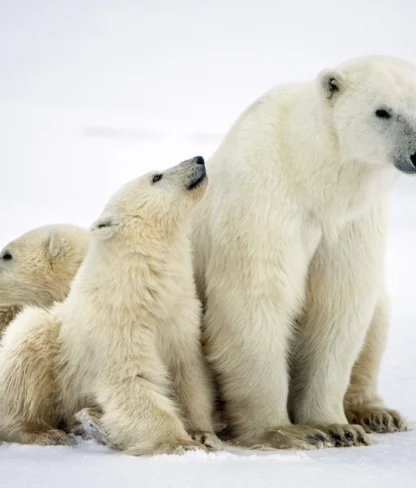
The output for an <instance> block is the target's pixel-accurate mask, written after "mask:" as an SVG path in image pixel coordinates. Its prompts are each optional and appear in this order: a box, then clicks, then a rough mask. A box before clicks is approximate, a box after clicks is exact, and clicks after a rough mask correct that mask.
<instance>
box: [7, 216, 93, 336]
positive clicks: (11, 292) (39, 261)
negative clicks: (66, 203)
mask: <svg viewBox="0 0 416 488" xmlns="http://www.w3.org/2000/svg"><path fill="white" fill-rule="evenodd" d="M89 243H90V233H89V232H88V231H87V230H85V229H82V228H80V227H76V226H74V225H67V224H57V225H47V226H44V227H38V228H36V229H34V230H31V231H30V232H27V233H26V234H24V235H22V236H20V237H19V238H17V239H15V240H14V241H12V242H10V243H9V244H7V246H5V247H4V248H3V250H2V251H1V253H0V333H1V331H2V330H4V328H5V327H6V326H7V325H8V324H9V323H10V322H11V320H12V319H13V318H14V317H15V316H16V315H17V313H18V312H19V311H21V310H22V308H23V307H24V306H25V305H36V306H38V307H41V308H44V307H49V306H51V305H52V304H53V303H55V302H61V301H63V300H64V299H65V298H66V297H67V296H68V293H69V287H70V284H71V281H72V280H73V278H74V276H75V274H76V272H77V271H78V268H79V266H80V265H81V263H82V261H83V260H84V258H85V255H86V253H87V250H88V246H89ZM6 255H11V256H12V259H9V260H6V259H4V256H6Z"/></svg>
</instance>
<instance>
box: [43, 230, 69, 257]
mask: <svg viewBox="0 0 416 488" xmlns="http://www.w3.org/2000/svg"><path fill="white" fill-rule="evenodd" d="M67 246H68V243H67V241H66V239H65V237H62V236H61V235H60V233H59V231H58V230H56V229H52V230H51V231H50V233H49V235H48V238H47V239H46V252H47V253H48V254H49V256H50V257H51V258H52V259H56V258H57V257H59V256H61V255H63V254H64V253H65V251H66V249H67Z"/></svg>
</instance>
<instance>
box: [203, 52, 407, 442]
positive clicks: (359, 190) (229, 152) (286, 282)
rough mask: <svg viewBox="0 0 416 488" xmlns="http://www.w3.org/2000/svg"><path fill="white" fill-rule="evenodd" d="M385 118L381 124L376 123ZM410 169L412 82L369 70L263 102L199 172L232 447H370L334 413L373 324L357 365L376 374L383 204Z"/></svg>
mask: <svg viewBox="0 0 416 488" xmlns="http://www.w3.org/2000/svg"><path fill="white" fill-rule="evenodd" d="M381 108H383V109H386V110H388V111H389V113H390V114H391V115H392V116H391V118H390V119H388V120H387V119H385V118H380V117H378V116H376V114H375V111H376V110H378V109H381ZM415 153H416V70H415V68H414V67H413V66H411V65H409V64H407V63H405V62H404V61H400V60H396V59H392V58H386V57H367V58H360V59H355V60H352V61H350V62H348V63H345V64H344V65H341V66H339V67H337V68H335V69H334V70H327V71H324V72H322V73H321V74H320V75H319V76H318V77H317V79H316V80H315V81H313V82H310V83H305V84H290V85H284V86H277V87H276V88H274V89H272V90H271V91H270V92H268V93H266V94H265V95H264V96H263V97H261V98H260V99H259V100H257V101H256V102H255V103H254V104H253V105H252V106H250V107H249V108H248V109H247V111H246V112H244V114H243V115H242V116H241V117H240V118H239V120H238V121H237V122H236V123H235V125H234V126H233V127H232V128H231V130H230V132H229V133H228V135H227V136H226V137H225V140H224V141H223V143H222V144H221V146H220V147H219V149H218V150H217V152H216V153H215V154H214V155H213V157H212V158H211V160H210V161H209V163H208V164H207V171H208V176H209V178H210V181H211V184H210V187H209V189H208V191H207V195H206V196H205V198H204V200H203V201H202V202H201V203H200V204H199V205H198V208H197V210H196V212H195V213H194V217H193V229H194V232H193V246H194V253H195V270H196V271H195V272H196V281H197V287H198V290H199V293H200V296H201V298H202V299H203V301H204V307H205V310H206V311H205V316H204V344H205V348H206V353H207V357H208V360H209V362H210V364H211V365H212V368H213V370H214V372H215V374H216V375H217V380H218V384H219V386H220V390H221V394H222V396H223V399H224V401H225V414H226V417H228V421H229V423H230V426H231V429H232V431H233V435H234V438H235V439H236V440H237V441H239V442H241V443H243V444H246V445H258V444H260V445H266V446H272V447H277V448H306V449H308V448H313V447H320V446H323V445H326V444H328V443H330V444H334V445H353V444H366V443H368V442H369V440H368V438H367V437H366V436H365V433H364V432H363V429H362V428H361V427H359V426H348V425H347V418H346V415H345V413H344V406H343V399H344V395H345V393H346V391H347V388H348V385H349V381H350V375H351V370H352V368H353V365H354V363H355V361H356V360H357V358H358V357H359V354H360V351H363V346H364V343H365V340H366V335H367V331H368V330H369V326H370V322H372V317H373V316H374V317H375V318H374V320H373V323H372V327H373V328H374V332H371V331H370V332H368V335H367V340H368V344H367V345H366V347H367V350H368V349H373V350H374V354H373V353H370V354H367V353H365V352H363V353H362V356H361V357H360V361H363V362H364V363H365V365H364V366H363V367H362V368H361V369H366V368H368V367H370V364H372V366H371V368H372V375H373V376H375V375H376V374H377V370H378V363H379V359H380V356H381V350H380V349H381V348H382V344H383V342H384V334H385V331H384V328H385V325H386V321H385V320H384V321H383V320H380V319H379V314H376V313H375V309H376V307H380V308H383V307H384V300H385V298H384V296H385V295H384V292H383V290H384V288H383V281H384V276H383V275H384V272H383V267H384V264H383V263H384V255H385V238H386V229H387V220H388V219H387V217H388V215H387V214H388V203H389V193H390V190H391V188H392V186H393V184H394V182H395V180H396V178H397V176H398V174H399V171H398V169H397V168H399V169H401V170H402V171H404V172H408V173H410V172H414V171H416V167H415V166H414V164H413V163H412V161H411V159H410V156H411V155H413V154H415ZM378 335H381V336H382V337H383V339H381V340H380V341H378V339H377V336H378ZM374 336H375V337H374ZM289 359H290V361H289ZM358 369H360V367H359V366H358ZM355 371H356V372H357V371H358V370H357V369H356V370H355ZM358 375H359V374H358V372H357V374H355V375H353V381H354V380H356V379H357V378H358ZM289 378H291V381H290V380H289ZM375 381H376V379H375V378H374V377H373V378H372V379H371V382H370V383H371V384H370V385H369V384H368V382H367V383H366V384H365V381H364V380H359V381H358V383H360V384H357V385H356V386H357V387H356V388H355V391H354V388H353V389H352V390H351V394H350V395H349V396H348V401H347V408H348V407H349V405H352V404H354V403H356V404H359V403H360V402H361V405H364V406H365V405H367V403H366V402H367V398H368V399H369V400H370V403H369V404H368V406H369V407H371V405H372V403H373V400H374V399H375V398H376V397H377V395H376V393H375ZM370 390H371V391H370ZM366 395H368V396H366ZM354 397H355V400H354ZM358 397H360V398H361V400H359V399H358ZM377 406H378V407H383V405H382V403H381V402H378V404H377ZM370 410H371V408H370ZM372 412H373V413H374V410H373V411H372ZM356 420H360V419H356ZM292 422H293V423H296V424H299V425H293V424H292ZM311 426H319V429H320V430H319V431H316V430H314V429H313V428H312V427H311ZM368 430H371V429H368Z"/></svg>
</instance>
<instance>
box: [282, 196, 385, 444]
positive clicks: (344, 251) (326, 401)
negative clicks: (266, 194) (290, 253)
mask: <svg viewBox="0 0 416 488" xmlns="http://www.w3.org/2000/svg"><path fill="white" fill-rule="evenodd" d="M385 228H386V223H385V218H384V211H383V208H382V206H381V205H380V206H376V207H374V209H372V211H370V212H368V213H367V214H366V215H365V216H364V217H361V218H360V219H359V220H356V221H354V222H353V223H350V224H348V225H347V226H346V227H345V228H344V229H343V230H342V232H340V234H339V236H338V239H337V240H336V242H331V243H328V242H324V243H322V244H321V245H320V247H319V248H318V251H317V253H316V255H315V257H314V259H313V261H312V263H311V266H310V269H309V273H310V275H309V283H308V297H307V302H306V307H305V315H304V317H303V318H302V319H301V321H300V331H299V335H298V338H297V343H296V347H295V351H294V354H293V376H292V384H291V402H290V404H291V411H292V414H293V418H294V420H295V422H298V423H307V424H314V425H320V426H322V425H323V426H325V425H327V426H328V429H329V432H330V434H331V435H333V434H335V436H334V435H333V437H334V438H335V439H336V440H337V443H338V445H351V443H352V444H366V443H368V438H367V437H366V436H365V434H364V431H363V429H362V428H361V427H358V426H356V427H355V429H356V431H357V436H356V437H354V439H356V441H354V439H351V426H348V421H347V418H346V416H345V413H344V405H343V400H344V395H345V393H346V391H347V388H348V384H349V380H350V376H351V372H352V368H353V365H354V363H355V361H356V359H357V358H358V355H359V353H360V351H361V349H362V347H363V344H364V341H365V337H366V334H367V330H368V329H369V325H370V322H371V319H372V317H373V313H374V310H375V306H376V303H377V300H378V298H379V296H380V293H381V290H382V280H383V263H384V248H385V246H384V243H385ZM330 425H331V427H330ZM334 428H335V430H336V431H337V433H335V431H334ZM343 432H344V434H343ZM347 434H348V435H347Z"/></svg>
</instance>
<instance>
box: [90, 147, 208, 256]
mask: <svg viewBox="0 0 416 488" xmlns="http://www.w3.org/2000/svg"><path fill="white" fill-rule="evenodd" d="M206 183H207V177H206V172H205V164H204V159H203V158H202V157H201V156H197V157H195V158H193V159H189V160H187V161H184V162H182V163H180V164H178V165H177V166H174V167H173V168H170V169H167V170H165V171H152V172H150V173H147V174H145V175H143V176H141V177H140V178H137V179H135V180H133V181H130V182H129V183H127V184H125V185H124V186H123V187H122V188H120V190H119V191H118V192H117V193H116V194H115V195H113V197H112V198H111V199H110V201H109V203H108V204H107V206H106V208H105V210H104V212H103V214H102V215H101V217H100V218H99V219H98V220H97V221H96V222H95V223H94V224H93V225H92V227H91V232H92V234H93V236H94V237H95V238H96V239H98V240H100V241H104V242H106V243H107V244H108V245H113V244H114V245H118V243H119V242H122V244H123V249H125V250H126V252H130V251H131V252H133V251H141V252H143V253H147V252H149V251H150V249H151V247H152V246H154V244H155V242H161V241H166V242H169V241H170V240H171V239H172V238H173V237H174V236H175V235H176V234H177V233H178V232H179V231H181V230H183V229H185V228H186V226H187V224H188V222H189V220H190V216H191V211H192V209H193V208H194V206H195V205H196V204H197V202H199V200H200V199H201V198H202V196H203V194H204V192H205V188H206Z"/></svg>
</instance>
